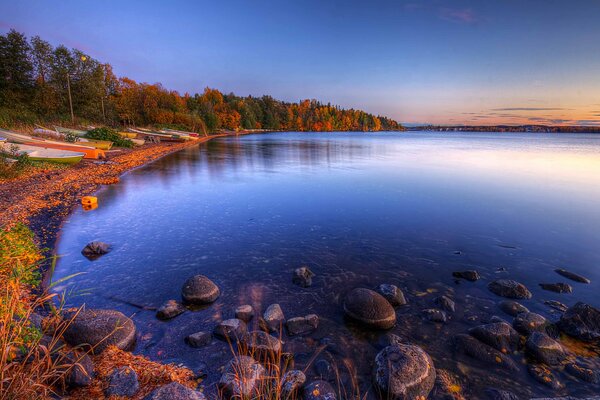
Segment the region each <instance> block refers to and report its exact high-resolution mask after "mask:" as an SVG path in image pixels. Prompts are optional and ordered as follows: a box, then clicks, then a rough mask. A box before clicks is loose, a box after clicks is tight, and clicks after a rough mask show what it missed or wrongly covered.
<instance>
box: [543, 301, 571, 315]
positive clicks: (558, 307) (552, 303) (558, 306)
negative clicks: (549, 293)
mask: <svg viewBox="0 0 600 400" xmlns="http://www.w3.org/2000/svg"><path fill="white" fill-rule="evenodd" d="M544 304H546V305H548V306H550V307H552V308H554V309H555V310H558V311H560V312H565V311H567V310H568V309H569V307H567V305H566V304H563V303H561V302H560V301H556V300H544Z"/></svg>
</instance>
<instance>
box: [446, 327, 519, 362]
mask: <svg viewBox="0 0 600 400" xmlns="http://www.w3.org/2000/svg"><path fill="white" fill-rule="evenodd" d="M454 346H455V347H456V350H457V351H459V352H461V353H463V354H466V355H467V356H469V357H472V358H475V359H477V360H481V361H484V362H487V363H490V364H495V365H499V366H501V367H503V368H506V369H508V370H511V371H518V370H519V367H518V366H517V364H516V363H515V362H514V361H513V360H512V358H510V357H507V356H506V355H505V354H504V353H502V352H500V351H498V350H496V349H495V348H493V347H491V346H488V345H487V344H485V343H483V342H480V341H479V340H477V339H475V338H474V337H473V336H469V335H465V334H462V333H461V334H458V335H456V336H454Z"/></svg>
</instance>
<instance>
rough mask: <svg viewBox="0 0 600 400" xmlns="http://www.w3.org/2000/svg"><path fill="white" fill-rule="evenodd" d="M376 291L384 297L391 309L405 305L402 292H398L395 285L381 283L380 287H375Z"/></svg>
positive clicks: (398, 289)
mask: <svg viewBox="0 0 600 400" xmlns="http://www.w3.org/2000/svg"><path fill="white" fill-rule="evenodd" d="M376 291H377V293H379V294H380V295H382V296H383V297H385V299H386V300H387V301H389V302H390V304H391V305H392V307H398V306H403V305H405V304H406V298H405V297H404V293H402V290H400V288H399V287H398V286H396V285H391V284H389V283H382V284H381V285H379V286H377V289H376Z"/></svg>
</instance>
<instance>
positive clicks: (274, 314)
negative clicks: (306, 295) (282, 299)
mask: <svg viewBox="0 0 600 400" xmlns="http://www.w3.org/2000/svg"><path fill="white" fill-rule="evenodd" d="M263 319H264V320H265V322H266V323H267V326H268V327H269V332H279V329H280V328H281V326H282V324H283V321H285V316H284V315H283V310H282V309H281V306H280V305H279V304H271V305H270V306H269V307H267V310H266V311H265V313H264V314H263Z"/></svg>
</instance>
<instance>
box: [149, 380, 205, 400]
mask: <svg viewBox="0 0 600 400" xmlns="http://www.w3.org/2000/svg"><path fill="white" fill-rule="evenodd" d="M144 400H206V397H205V396H204V394H202V393H201V392H198V391H196V390H192V389H190V388H189V387H187V386H183V385H182V384H181V383H177V382H171V383H169V384H167V385H164V386H161V387H159V388H157V389H155V390H154V391H153V392H152V393H150V394H149V395H148V396H146V397H144Z"/></svg>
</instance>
